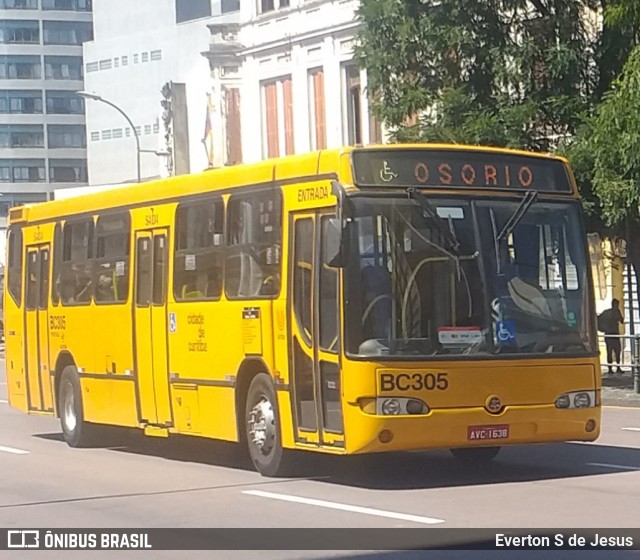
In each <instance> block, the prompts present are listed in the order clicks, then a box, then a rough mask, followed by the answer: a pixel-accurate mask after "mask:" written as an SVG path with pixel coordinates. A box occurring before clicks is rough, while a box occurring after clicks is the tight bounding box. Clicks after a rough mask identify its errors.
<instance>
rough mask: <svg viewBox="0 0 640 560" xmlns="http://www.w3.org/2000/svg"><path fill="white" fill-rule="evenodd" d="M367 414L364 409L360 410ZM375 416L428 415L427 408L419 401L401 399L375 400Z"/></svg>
mask: <svg viewBox="0 0 640 560" xmlns="http://www.w3.org/2000/svg"><path fill="white" fill-rule="evenodd" d="M362 409H363V410H364V411H365V412H369V410H367V409H366V408H364V407H363V408H362ZM376 414H379V415H381V416H405V415H409V416H412V415H415V414H429V407H428V406H427V405H426V403H424V402H423V401H421V400H420V399H408V398H402V397H397V398H396V397H393V398H380V397H378V398H377V399H376Z"/></svg>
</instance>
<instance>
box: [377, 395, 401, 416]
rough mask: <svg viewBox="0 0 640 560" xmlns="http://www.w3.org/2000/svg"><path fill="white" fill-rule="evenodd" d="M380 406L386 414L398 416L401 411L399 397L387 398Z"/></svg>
mask: <svg viewBox="0 0 640 560" xmlns="http://www.w3.org/2000/svg"><path fill="white" fill-rule="evenodd" d="M380 408H381V409H382V414H383V415H384V416H397V415H398V414H400V412H401V411H400V402H399V401H398V399H385V400H384V401H382V406H381V407H380Z"/></svg>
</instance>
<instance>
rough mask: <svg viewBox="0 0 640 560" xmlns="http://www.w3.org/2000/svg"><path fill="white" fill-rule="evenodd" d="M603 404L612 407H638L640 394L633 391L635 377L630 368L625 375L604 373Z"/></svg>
mask: <svg viewBox="0 0 640 560" xmlns="http://www.w3.org/2000/svg"><path fill="white" fill-rule="evenodd" d="M602 404H603V405H605V406H606V405H610V406H637V407H639V408H640V394H638V393H635V392H634V390H633V375H632V374H631V371H630V368H628V369H627V370H625V371H624V372H623V373H612V374H609V373H606V369H605V370H603V372H602Z"/></svg>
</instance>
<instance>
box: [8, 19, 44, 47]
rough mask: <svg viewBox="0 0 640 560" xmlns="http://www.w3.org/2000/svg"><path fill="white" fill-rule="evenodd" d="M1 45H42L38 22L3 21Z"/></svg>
mask: <svg viewBox="0 0 640 560" xmlns="http://www.w3.org/2000/svg"><path fill="white" fill-rule="evenodd" d="M0 43H4V44H20V45H34V44H35V45H37V44H38V43H40V24H39V23H38V21H19V20H1V21H0Z"/></svg>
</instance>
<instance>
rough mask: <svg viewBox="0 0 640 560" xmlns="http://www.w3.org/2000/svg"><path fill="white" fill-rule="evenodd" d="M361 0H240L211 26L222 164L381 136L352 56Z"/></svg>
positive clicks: (371, 140)
mask: <svg viewBox="0 0 640 560" xmlns="http://www.w3.org/2000/svg"><path fill="white" fill-rule="evenodd" d="M357 7H358V2H357V0H314V1H309V0H246V1H245V0H243V1H242V2H241V15H240V22H239V24H238V25H236V26H210V29H211V34H212V40H211V46H210V49H209V52H208V53H206V56H207V58H208V59H209V63H210V67H211V76H212V90H213V92H214V93H215V95H214V96H213V98H214V99H215V100H216V103H217V104H218V106H217V107H216V108H215V109H216V110H215V111H214V115H215V116H216V119H214V120H215V125H216V126H214V128H215V130H216V135H215V138H216V144H217V145H218V146H219V149H218V150H217V151H216V159H215V164H216V165H228V164H233V163H238V162H239V161H243V162H253V161H258V160H261V159H263V158H267V157H275V156H282V155H286V154H293V153H303V152H307V151H310V150H315V149H321V148H325V147H327V148H332V147H337V146H341V145H350V144H367V143H375V142H381V141H382V132H381V127H380V125H379V123H377V122H376V120H375V119H374V118H373V117H371V116H370V112H369V102H368V98H367V94H366V74H365V72H364V71H362V70H360V69H359V68H358V66H357V65H356V63H355V61H354V59H353V43H354V39H355V35H356V33H357V31H358V26H359V22H358V21H357V19H356V14H355V12H356V10H357Z"/></svg>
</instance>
